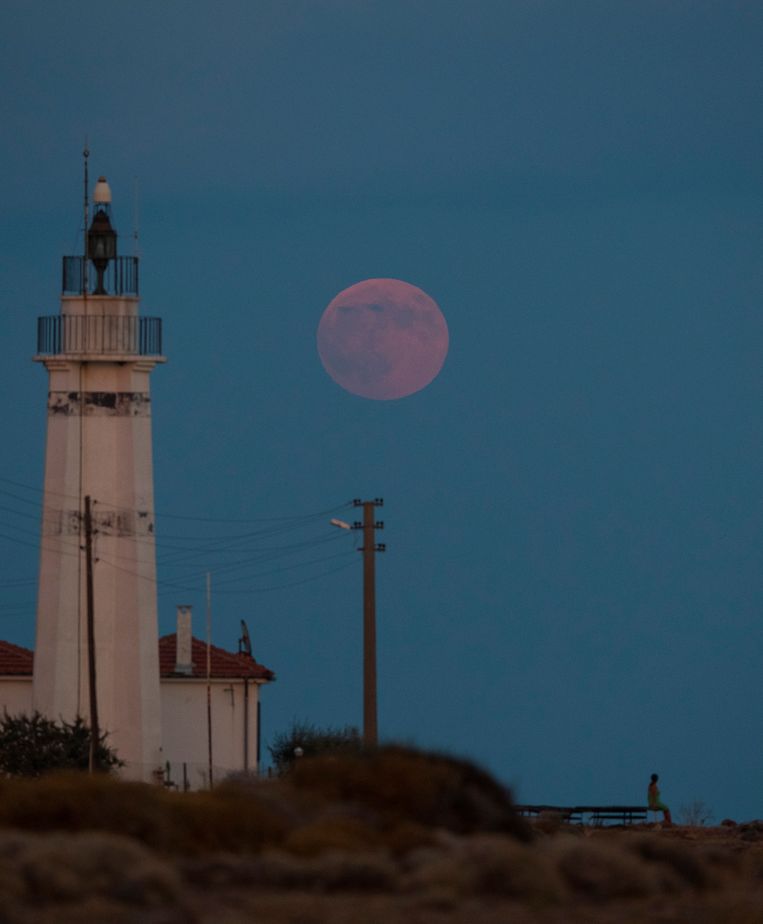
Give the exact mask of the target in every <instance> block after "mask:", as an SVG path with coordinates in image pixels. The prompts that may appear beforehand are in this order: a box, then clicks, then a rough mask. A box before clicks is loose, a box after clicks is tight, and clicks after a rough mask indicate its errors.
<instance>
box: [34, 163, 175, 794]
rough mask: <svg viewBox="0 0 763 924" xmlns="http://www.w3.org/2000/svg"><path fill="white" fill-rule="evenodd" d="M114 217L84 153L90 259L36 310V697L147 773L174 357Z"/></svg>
mask: <svg viewBox="0 0 763 924" xmlns="http://www.w3.org/2000/svg"><path fill="white" fill-rule="evenodd" d="M91 212H92V221H91V220H90V216H91ZM111 219H112V216H111V190H110V188H109V185H108V183H107V182H106V179H105V178H104V177H100V178H99V179H98V182H97V184H96V186H95V190H94V192H93V201H92V208H91V206H90V204H89V203H88V181H87V153H86V155H85V225H86V228H87V231H86V234H85V247H84V255H82V256H75V257H64V258H63V285H62V295H61V311H60V314H57V315H53V316H50V317H42V318H39V319H38V333H37V336H38V342H37V355H36V356H35V360H36V361H38V362H41V363H43V364H44V365H45V367H46V369H47V370H48V377H49V391H48V408H47V445H46V453H45V496H44V511H43V518H42V536H41V543H40V575H39V590H38V602H37V638H36V644H35V656H34V682H33V694H32V696H33V706H34V708H35V709H37V710H39V711H40V712H41V713H43V714H44V715H46V716H48V717H50V718H54V719H55V718H58V717H63V718H65V719H67V720H72V719H74V718H75V717H77V716H82V717H83V718H84V719H85V720H86V721H88V722H90V723H92V722H93V720H96V725H95V727H96V728H98V729H99V730H100V732H101V733H103V732H106V733H108V736H109V744H110V745H111V746H112V747H114V748H115V749H116V751H117V753H118V755H119V757H120V758H121V759H122V760H123V761H125V764H126V766H125V771H124V772H125V775H128V776H130V777H134V778H146V779H147V778H149V777H150V775H151V773H152V771H154V770H155V769H156V768H157V766H158V764H159V762H160V746H161V727H160V701H159V658H158V629H157V614H156V555H155V544H154V497H153V472H152V461H151V400H150V396H149V376H150V373H151V371H152V369H153V368H154V366H155V365H156V364H157V363H161V362H164V357H163V356H162V355H161V350H162V348H161V321H160V319H158V318H147V317H141V316H140V315H139V310H138V309H139V298H138V258H137V257H134V256H133V257H125V256H118V255H117V235H116V232H115V231H114V229H113V228H112V225H111ZM88 224H89V227H88Z"/></svg>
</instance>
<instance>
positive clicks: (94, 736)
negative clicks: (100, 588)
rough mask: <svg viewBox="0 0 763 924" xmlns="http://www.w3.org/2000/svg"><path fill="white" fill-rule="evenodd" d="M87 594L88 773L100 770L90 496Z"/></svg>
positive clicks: (86, 538) (86, 506)
mask: <svg viewBox="0 0 763 924" xmlns="http://www.w3.org/2000/svg"><path fill="white" fill-rule="evenodd" d="M85 593H86V601H87V679H88V687H89V691H90V755H89V757H88V763H87V767H88V772H90V773H93V771H94V770H97V769H99V768H98V742H99V740H100V737H101V734H100V729H99V727H98V692H97V689H96V683H95V604H94V595H93V512H92V508H91V505H90V495H89V494H88V495H87V497H86V498H85Z"/></svg>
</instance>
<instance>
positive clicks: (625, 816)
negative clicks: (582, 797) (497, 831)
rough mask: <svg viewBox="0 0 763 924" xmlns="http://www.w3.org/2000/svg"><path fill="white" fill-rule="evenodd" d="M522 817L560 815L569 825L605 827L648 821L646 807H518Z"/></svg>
mask: <svg viewBox="0 0 763 924" xmlns="http://www.w3.org/2000/svg"><path fill="white" fill-rule="evenodd" d="M515 808H516V810H517V811H518V812H519V814H520V815H524V816H525V817H529V818H537V817H539V816H540V815H544V814H548V815H552V814H553V815H558V816H560V817H561V818H562V820H563V821H565V822H567V823H568V824H585V823H586V819H587V821H588V824H592V825H604V824H607V823H612V824H621V825H632V824H640V823H644V822H646V820H647V807H646V806H645V805H517V806H515Z"/></svg>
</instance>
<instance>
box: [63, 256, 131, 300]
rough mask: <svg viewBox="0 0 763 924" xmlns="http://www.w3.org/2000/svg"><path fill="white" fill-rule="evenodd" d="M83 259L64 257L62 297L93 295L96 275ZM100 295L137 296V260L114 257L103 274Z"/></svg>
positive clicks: (93, 269)
mask: <svg viewBox="0 0 763 924" xmlns="http://www.w3.org/2000/svg"><path fill="white" fill-rule="evenodd" d="M89 262H90V261H86V260H85V258H84V257H64V259H63V268H62V269H63V272H62V283H61V292H62V293H63V294H64V295H83V294H84V293H85V292H87V293H88V294H89V295H93V294H95V285H96V280H97V278H98V274H97V273H96V271H95V268H94V267H93V266H92V264H91V265H89V266H88V263H89ZM100 294H101V295H104V294H105V295H137V294H138V258H137V257H114V259H112V260H109V262H108V264H107V266H106V269H105V270H104V273H103V291H102V292H101V293H100Z"/></svg>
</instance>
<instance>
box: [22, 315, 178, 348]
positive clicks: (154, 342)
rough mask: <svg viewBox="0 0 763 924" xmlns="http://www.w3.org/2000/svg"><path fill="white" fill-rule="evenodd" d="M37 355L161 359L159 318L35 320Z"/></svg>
mask: <svg viewBox="0 0 763 924" xmlns="http://www.w3.org/2000/svg"><path fill="white" fill-rule="evenodd" d="M37 353H38V354H40V355H46V354H47V355H58V354H66V353H91V354H92V353H95V354H98V355H102V356H108V355H116V354H122V355H124V354H132V355H136V356H161V353H162V319H161V318H139V317H130V316H117V315H108V314H107V315H78V314H54V315H49V316H48V317H43V318H38V319H37Z"/></svg>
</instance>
